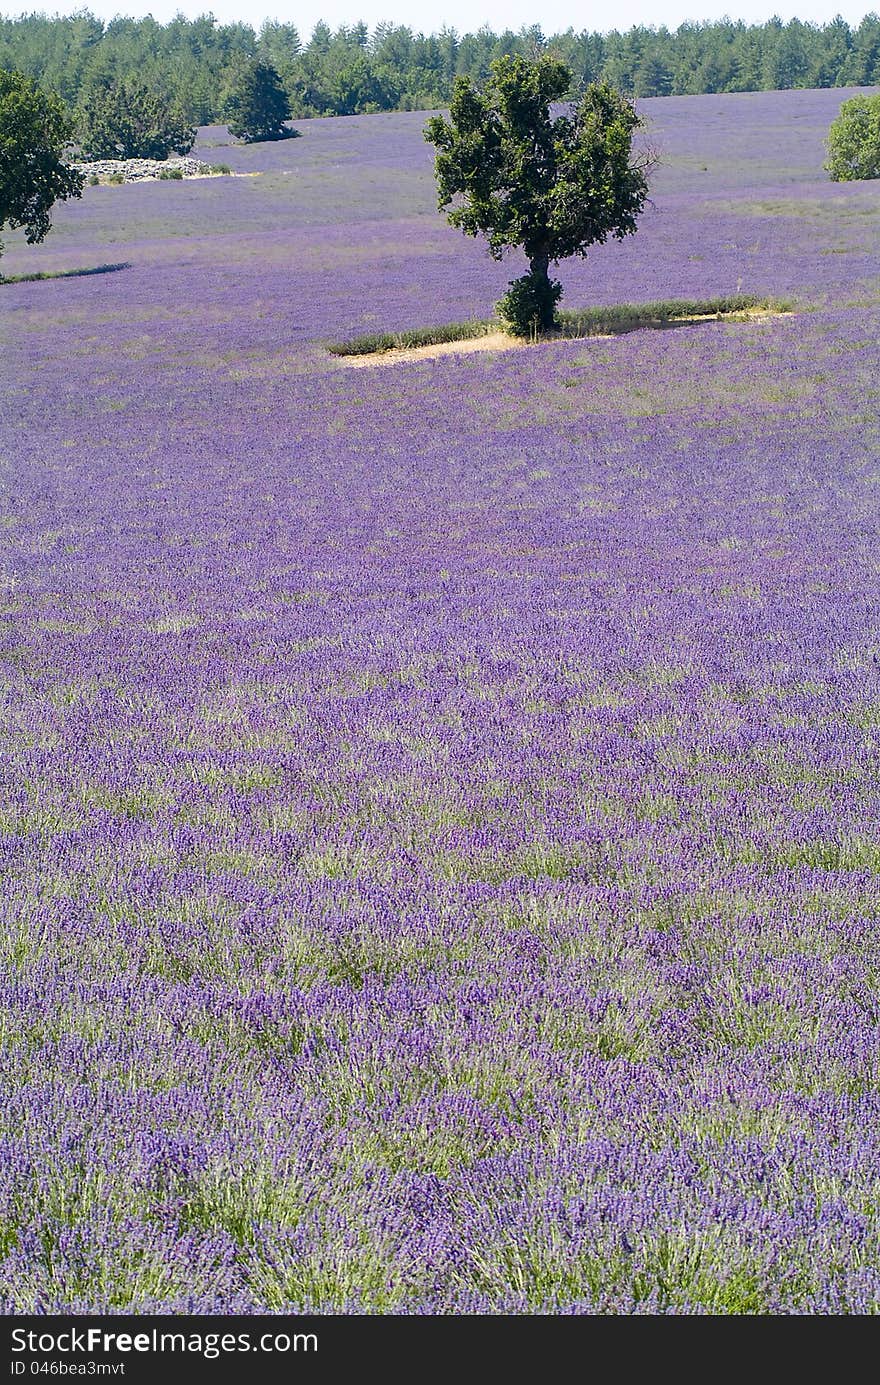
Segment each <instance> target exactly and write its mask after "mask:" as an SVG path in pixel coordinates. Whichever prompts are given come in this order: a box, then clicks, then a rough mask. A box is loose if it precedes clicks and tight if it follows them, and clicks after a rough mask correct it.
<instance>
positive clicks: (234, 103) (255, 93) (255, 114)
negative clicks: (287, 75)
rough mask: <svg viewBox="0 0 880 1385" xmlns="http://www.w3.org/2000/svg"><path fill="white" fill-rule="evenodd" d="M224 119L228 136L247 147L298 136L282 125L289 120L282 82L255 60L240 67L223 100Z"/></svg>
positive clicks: (270, 69)
mask: <svg viewBox="0 0 880 1385" xmlns="http://www.w3.org/2000/svg"><path fill="white" fill-rule="evenodd" d="M225 115H226V123H227V125H228V126H229V133H230V134H231V135H234V136H235V138H236V139H243V140H244V141H245V143H246V144H255V143H256V142H257V141H259V140H272V139H286V138H288V137H289V136H291V135H293V134H297V133H298V131H294V130H288V129H287V128H286V126H285V123H284V122H285V121H286V120H289V119H290V101H289V100H288V98H287V93H286V92H285V90H284V88H283V87H282V85H281V78H280V77H279V76H278V73H277V72H276V71H275V68H274V67H272V66H271V65H270V64H269V63H265V62H260V61H258V60H256V61H253V62H247V63H242V65H241V66H240V67H239V69H238V71H237V72H236V74H235V77H234V79H233V81H232V84H231V86H230V89H229V94H228V96H227V98H226V108H225Z"/></svg>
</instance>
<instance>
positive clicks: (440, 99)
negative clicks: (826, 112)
mask: <svg viewBox="0 0 880 1385" xmlns="http://www.w3.org/2000/svg"><path fill="white" fill-rule="evenodd" d="M544 53H547V54H550V55H552V56H553V57H554V58H556V59H557V60H558V61H560V62H562V63H564V64H565V66H566V67H567V68H568V69H569V70H570V72H571V74H572V90H571V92H570V93H569V94H570V95H572V96H576V95H577V94H578V93H579V92H581V91H583V90H584V89H585V88H586V86H587V85H588V84H589V83H591V82H594V81H601V82H605V83H607V84H609V85H611V86H613V87H615V88H616V89H617V90H618V91H620V92H622V93H624V94H625V95H627V96H630V97H648V96H670V95H696V94H699V93H704V92H730V91H761V90H786V89H789V88H792V87H837V86H873V85H877V84H880V16H878V15H877V14H869V15H867V16H866V17H865V18H864V19H863V20H862V21H861V23H860V24H858V25H855V26H852V27H851V26H850V25H849V24H847V23H846V22H845V21H844V20H843V19H842V18H840V17H839V16H838V17H837V18H836V19H833V20H831V22H830V23H828V24H823V25H816V24H807V23H802V22H801V21H800V20H797V19H794V20H792V21H791V22H790V23H787V24H783V23H782V22H781V20H779V19H771V20H769V21H768V22H767V23H765V24H751V25H747V24H745V23H742V22H735V21H732V20H721V21H719V22H717V23H706V24H692V23H689V24H682V25H680V26H679V27H678V28H677V29H675V30H674V31H672V30H669V29H666V28H660V29H654V28H643V27H637V28H633V29H630V30H628V31H627V32H626V33H618V32H613V33H610V34H598V33H588V32H586V31H585V32H582V33H576V32H575V31H574V30H573V29H568V30H566V32H565V33H562V34H556V35H554V36H552V37H546V36H545V35H544V34H543V33H542V31H541V29H540V27H539V26H533V27H531V28H526V29H522V30H520V31H519V32H518V33H513V32H511V31H509V30H508V31H505V32H504V33H501V34H495V33H493V32H492V31H491V30H490V29H488V28H481V29H479V30H477V32H476V33H468V34H463V35H459V34H458V33H456V31H455V30H454V29H450V28H444V29H441V30H440V32H439V33H437V34H431V35H424V34H416V33H413V31H412V30H411V29H409V28H407V27H406V26H403V25H394V24H380V25H379V26H378V27H377V28H375V29H374V30H373V31H372V33H370V31H369V30H368V29H367V26H366V25H365V24H355V25H353V26H350V27H342V28H339V29H336V30H335V31H332V30H331V29H330V28H329V26H328V25H327V24H324V23H319V24H317V25H316V26H315V28H314V30H313V32H312V34H311V36H310V38H309V39H308V40H307V41H304V40H303V38H302V36H301V35H300V34H299V32H298V30H297V29H296V27H295V26H294V25H293V24H280V23H270V22H267V23H266V24H264V25H263V27H262V28H261V29H259V30H258V31H257V30H255V29H254V28H252V27H251V25H249V24H245V23H236V24H219V23H218V22H217V21H216V20H215V19H214V18H213V17H212V16H211V15H210V14H208V15H203V16H201V17H199V18H197V19H193V20H188V19H186V18H184V17H183V16H182V15H178V16H177V17H176V18H175V19H173V20H171V21H170V23H168V24H159V23H157V22H156V21H155V20H154V19H152V18H151V17H149V16H148V17H147V18H145V19H129V18H124V17H118V18H116V19H113V20H111V21H110V22H109V23H107V24H104V23H103V22H102V21H101V20H100V19H97V18H96V17H95V16H94V15H92V14H91V13H90V12H89V11H87V10H83V11H80V12H79V13H77V14H75V15H73V16H70V17H66V18H65V17H58V16H56V17H51V18H50V17H48V16H46V15H42V14H29V15H22V16H20V17H17V18H10V19H3V18H0V69H2V68H5V69H13V68H15V69H17V70H19V71H21V72H23V73H25V74H27V75H28V76H30V77H32V78H34V79H36V80H37V81H38V82H39V83H40V84H41V85H42V86H43V87H44V88H46V89H49V90H53V91H56V92H58V93H59V94H60V95H61V97H62V98H63V100H64V101H66V102H67V103H68V104H69V105H77V104H79V105H82V103H83V101H84V100H86V99H87V98H88V95H89V92H90V91H92V90H96V91H98V90H101V89H104V88H106V87H107V85H108V84H109V83H117V84H126V83H130V82H134V81H136V82H138V83H140V84H141V85H144V84H145V85H147V86H149V87H150V88H151V89H152V90H153V91H155V92H156V93H157V94H158V95H160V96H161V98H162V99H163V100H165V101H167V102H168V103H171V104H173V105H174V106H175V107H176V108H178V109H179V110H180V111H181V112H182V114H183V116H184V117H185V119H186V120H188V121H190V122H191V123H193V124H196V125H204V124H209V123H211V122H213V121H218V120H222V119H223V116H224V111H225V110H226V109H227V106H228V102H229V95H230V91H231V90H232V89H233V88H234V86H235V84H236V82H237V81H238V80H239V78H240V73H241V69H242V66H243V65H245V64H247V63H248V62H251V63H252V62H253V61H254V60H257V61H259V62H261V63H265V64H267V65H270V66H271V67H272V68H274V69H275V71H276V72H277V73H278V74H279V77H280V79H281V84H282V86H283V89H284V91H285V93H286V95H287V98H288V101H289V105H290V110H291V114H292V115H293V117H294V118H304V117H307V116H316V115H355V114H360V113H364V112H373V111H386V110H431V109H436V108H438V107H442V106H447V105H448V104H449V101H450V98H451V96H452V92H453V87H454V83H455V79H456V77H459V76H463V77H467V78H469V79H470V80H471V81H475V82H478V83H482V82H484V81H485V80H486V79H487V77H488V75H489V73H490V70H491V68H490V65H491V63H493V62H494V61H496V60H497V59H499V58H502V57H506V56H522V57H525V58H528V59H535V58H536V57H539V56H540V55H541V54H544Z"/></svg>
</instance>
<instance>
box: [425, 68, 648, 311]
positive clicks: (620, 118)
mask: <svg viewBox="0 0 880 1385" xmlns="http://www.w3.org/2000/svg"><path fill="white" fill-rule="evenodd" d="M570 84H571V73H570V71H569V69H568V68H567V67H566V66H565V65H564V64H563V63H561V62H559V61H558V59H556V58H553V57H550V56H548V55H543V56H541V57H539V58H538V59H536V60H535V61H533V62H530V61H528V60H527V59H525V58H522V57H504V58H500V59H498V60H497V61H495V62H493V63H492V66H491V72H490V76H489V79H488V81H487V82H486V84H485V87H484V88H483V90H482V91H479V90H476V89H475V88H474V87H472V86H471V83H470V82H469V81H468V80H467V78H464V77H459V78H458V79H457V80H456V83H455V88H454V92H453V97H452V105H451V109H450V119H449V120H448V121H447V120H446V119H445V118H444V117H443V116H439V115H438V116H434V117H433V119H431V120H429V121H428V124H427V126H426V128H425V138H426V139H427V140H428V142H429V143H430V144H433V145H434V146H435V147H436V148H437V151H438V152H437V155H436V160H435V171H436V175H437V187H438V196H439V205H440V209H441V211H443V210H447V209H450V210H447V215H448V219H449V221H450V223H451V224H452V225H453V226H457V227H458V228H459V230H461V231H463V232H464V234H465V235H468V236H477V235H484V236H485V237H486V239H487V241H488V246H489V253H490V254H491V255H492V257H493V259H496V260H500V259H502V257H503V256H504V254H505V252H506V251H508V250H510V249H512V248H514V247H516V246H520V247H522V249H523V250H524V251H525V254H526V257H527V259H528V262H529V273H528V274H526V275H525V276H524V277H523V278H521V279H517V280H515V281H513V282H512V283H511V285H510V291H509V293H508V294H506V295H505V297H504V298H503V299H502V300H501V303H500V304H499V309H500V311H501V313H502V315H503V316H504V317H505V318H506V319H507V321H508V322H509V323H510V324H511V326H512V327H513V328H514V330H515V331H518V332H520V333H522V334H525V333H527V332H528V331H529V327H530V324H531V323H532V322H534V321H537V325H538V326H539V327H540V328H544V329H546V328H551V327H552V326H553V325H554V322H555V314H556V305H557V303H558V302H559V298H560V295H561V293H562V288H561V285H560V284H559V283H557V282H556V281H554V280H551V279H550V276H549V267H550V264H551V263H552V264H557V263H558V262H559V261H560V260H563V259H568V258H569V257H570V256H572V255H580V256H585V255H586V254H587V251H588V249H589V247H590V246H591V245H596V244H603V243H604V242H605V241H606V240H607V239H608V237H609V236H612V237H614V238H615V239H616V240H621V239H623V237H624V236H628V235H631V234H632V233H633V232H634V231H635V229H636V220H637V218H638V216H639V214H640V212H641V211H642V209H643V207H644V204H645V202H646V200H647V195H648V184H647V176H646V175H647V170H648V167H649V165H650V163H651V158H650V156H649V155H647V154H645V155H642V156H638V157H634V156H633V152H632V139H633V135H634V133H635V131H636V129H637V128H638V127H639V126H640V125H641V123H642V122H641V120H640V119H639V117H638V115H637V114H636V112H635V109H634V107H633V106H632V104H631V103H630V102H629V101H627V100H626V98H625V97H623V96H621V95H620V93H619V92H617V91H615V90H613V88H611V87H609V86H606V85H605V84H602V83H591V84H590V85H589V86H588V87H586V89H585V90H584V92H583V93H582V95H581V96H580V98H579V100H578V102H577V104H576V105H574V106H573V107H569V108H568V111H567V113H566V114H562V115H558V116H556V117H555V118H554V117H553V116H551V114H550V103H551V102H553V101H559V100H561V99H562V98H563V97H564V96H565V94H566V92H567V91H568V90H569V87H570Z"/></svg>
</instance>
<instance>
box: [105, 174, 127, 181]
mask: <svg viewBox="0 0 880 1385" xmlns="http://www.w3.org/2000/svg"><path fill="white" fill-rule="evenodd" d="M107 182H108V183H124V182H125V178H124V177H123V176H122V174H121V173H111V174H110V177H109V178H108V179H107Z"/></svg>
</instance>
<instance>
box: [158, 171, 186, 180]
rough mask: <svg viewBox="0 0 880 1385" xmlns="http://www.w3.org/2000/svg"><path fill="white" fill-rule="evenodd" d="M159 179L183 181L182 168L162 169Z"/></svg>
mask: <svg viewBox="0 0 880 1385" xmlns="http://www.w3.org/2000/svg"><path fill="white" fill-rule="evenodd" d="M159 177H160V178H162V179H172V180H173V181H174V182H182V181H183V169H182V168H160V169H159Z"/></svg>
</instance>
